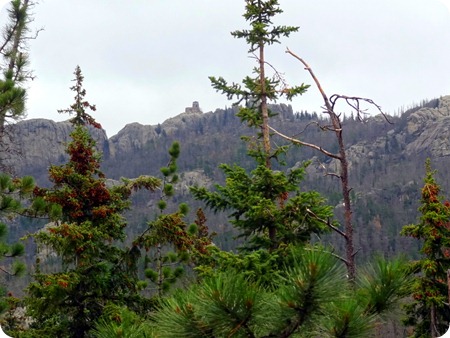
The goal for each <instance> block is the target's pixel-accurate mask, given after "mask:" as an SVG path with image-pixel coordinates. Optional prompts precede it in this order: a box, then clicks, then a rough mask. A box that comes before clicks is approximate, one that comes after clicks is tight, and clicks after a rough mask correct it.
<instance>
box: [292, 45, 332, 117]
mask: <svg viewBox="0 0 450 338" xmlns="http://www.w3.org/2000/svg"><path fill="white" fill-rule="evenodd" d="M286 53H288V54H290V55H292V56H293V57H294V58H296V59H297V60H299V61H300V62H301V63H302V64H303V65H304V66H305V70H307V71H308V72H309V74H310V75H311V77H312V78H313V80H314V82H315V84H316V86H317V89H319V92H320V94H321V95H322V98H323V101H324V103H325V107H326V110H327V112H328V113H332V108H331V104H330V101H329V99H328V96H327V95H326V94H325V91H324V90H323V88H322V85H321V84H320V82H319V79H318V78H317V77H316V75H315V74H314V72H313V70H312V69H311V67H310V66H309V65H308V64H307V63H306V61H305V60H303V59H302V58H301V57H300V56H298V55H297V54H295V53H294V52H292V51H291V50H290V49H289V48H286Z"/></svg>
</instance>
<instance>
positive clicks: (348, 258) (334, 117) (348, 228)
mask: <svg viewBox="0 0 450 338" xmlns="http://www.w3.org/2000/svg"><path fill="white" fill-rule="evenodd" d="M286 52H287V53H288V54H290V55H292V56H293V57H294V58H296V59H297V60H298V61H300V62H301V63H302V64H303V65H304V66H305V69H306V70H307V71H308V72H309V74H310V75H311V77H312V78H313V80H314V82H315V84H316V86H317V88H318V90H319V92H320V94H321V95H322V98H323V102H324V113H325V114H327V115H328V117H329V120H330V122H331V125H329V126H324V127H321V128H322V129H324V130H328V131H331V132H334V134H335V135H336V141H337V143H338V148H339V151H338V152H337V153H332V152H330V151H328V150H326V149H324V148H322V147H320V146H318V145H316V144H311V143H308V142H305V141H302V140H299V139H297V138H292V137H289V136H287V135H284V134H282V133H280V132H279V131H277V130H275V129H274V128H272V127H270V130H271V131H272V132H274V133H275V134H277V135H279V136H281V137H283V138H285V139H287V140H289V141H291V142H293V143H296V144H300V145H303V146H307V147H310V148H313V149H316V150H318V151H320V152H321V153H323V154H325V155H326V156H328V157H331V158H333V159H336V160H337V161H338V162H339V168H340V169H339V172H338V173H328V175H330V176H334V177H337V178H339V180H340V183H341V191H342V197H343V204H344V231H342V230H340V229H338V228H336V227H334V226H332V225H331V223H330V222H327V224H328V226H330V227H331V228H332V229H333V230H334V231H336V232H337V233H338V234H339V235H340V236H342V237H343V238H344V241H345V258H341V260H342V261H343V262H344V263H345V265H346V267H347V272H348V278H349V280H350V282H352V283H353V282H354V280H355V275H356V263H355V255H356V253H357V250H356V251H355V247H354V242H353V223H352V220H353V217H352V214H353V212H352V204H351V200H350V191H351V188H350V184H349V173H348V160H347V153H346V149H345V144H344V137H343V129H342V123H341V119H340V115H339V114H337V113H336V112H335V106H336V102H337V101H338V100H344V101H345V102H346V103H347V104H348V105H349V106H350V107H351V108H352V109H354V110H355V111H356V114H357V118H358V119H360V120H362V115H363V114H364V112H363V111H362V110H361V108H360V103H361V102H366V103H368V104H370V105H373V106H375V107H376V108H377V109H378V111H379V112H380V113H381V114H382V115H383V116H384V117H385V118H386V115H385V114H384V113H383V112H382V111H381V108H380V106H378V105H377V104H375V103H374V102H373V101H372V100H370V99H366V98H361V97H349V96H344V95H337V94H334V95H332V96H331V97H328V96H327V95H326V93H325V91H324V90H323V88H322V86H321V84H320V82H319V80H318V79H317V77H316V75H315V74H314V72H313V71H312V69H311V67H310V66H309V65H308V64H307V63H306V62H305V61H304V60H303V59H302V58H300V57H299V56H298V55H296V54H295V53H293V52H291V51H290V50H289V49H288V50H287V51H286ZM386 120H387V118H386ZM387 121H388V120H387Z"/></svg>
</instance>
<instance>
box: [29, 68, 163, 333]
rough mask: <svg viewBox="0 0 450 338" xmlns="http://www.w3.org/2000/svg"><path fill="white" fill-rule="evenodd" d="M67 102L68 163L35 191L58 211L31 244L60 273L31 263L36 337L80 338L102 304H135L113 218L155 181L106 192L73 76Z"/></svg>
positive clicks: (120, 221) (118, 221)
mask: <svg viewBox="0 0 450 338" xmlns="http://www.w3.org/2000/svg"><path fill="white" fill-rule="evenodd" d="M75 77H76V78H75V80H74V81H75V85H74V86H73V87H72V88H71V89H72V90H73V91H75V93H76V96H75V103H74V104H73V105H72V106H71V107H70V108H69V109H66V110H63V111H64V112H69V113H72V114H75V116H74V117H73V118H72V120H71V121H72V123H73V124H74V130H73V132H72V133H71V138H72V141H71V142H70V143H69V144H68V145H67V149H66V151H67V153H68V155H69V161H68V162H67V163H66V164H63V165H60V166H55V165H53V166H51V167H50V169H49V179H50V181H51V182H52V183H53V187H52V188H49V189H47V188H36V189H35V194H36V195H37V196H40V197H42V198H43V199H44V200H45V201H46V202H48V203H52V204H54V205H58V206H60V209H61V217H59V218H58V219H55V220H54V222H53V223H52V224H49V225H48V226H46V227H45V228H44V229H42V230H40V231H38V232H37V233H35V234H34V235H33V237H34V239H35V241H36V242H37V244H38V246H39V247H45V248H48V249H49V250H51V251H52V252H54V253H56V254H57V255H58V257H59V258H60V259H61V269H60V272H56V273H45V272H43V271H42V270H41V268H42V267H43V266H45V262H38V265H37V270H36V273H35V274H34V279H35V281H34V282H32V283H31V284H30V285H29V287H28V296H27V299H26V306H27V311H28V313H29V315H31V316H32V317H33V318H34V319H35V321H34V323H33V330H32V331H31V332H34V334H36V335H40V336H47V337H85V336H86V333H87V332H88V331H89V330H91V329H92V328H93V326H94V323H95V321H96V320H97V319H98V318H100V317H101V315H102V313H103V310H104V308H105V306H106V305H107V304H108V303H109V302H112V303H114V304H117V305H128V306H131V307H132V306H133V305H135V302H136V301H137V300H138V298H139V297H138V291H139V290H138V283H137V282H138V279H137V268H136V261H135V258H136V257H135V256H134V253H133V252H132V251H131V250H127V249H126V248H125V247H124V245H123V241H124V239H125V232H124V230H125V226H126V222H125V219H124V218H123V216H122V215H121V213H122V212H123V211H124V210H126V209H127V208H128V207H129V201H128V198H129V197H130V194H131V192H132V190H133V189H137V188H140V187H145V188H147V189H149V190H155V189H156V188H157V187H158V185H159V183H160V182H159V180H158V179H156V178H153V177H140V178H138V179H136V180H129V181H127V182H126V183H125V184H119V185H116V186H113V187H108V186H107V182H106V178H105V175H104V174H103V173H102V171H101V170H100V155H99V153H98V152H97V151H96V148H95V141H94V140H93V139H92V137H91V136H90V134H89V130H88V126H93V127H95V128H99V127H100V125H99V124H98V123H97V122H95V120H94V118H93V117H92V116H91V115H90V114H89V113H88V112H87V109H88V108H90V109H91V110H94V109H95V106H93V105H91V104H90V103H89V102H88V101H86V100H85V99H84V96H85V94H86V92H85V90H84V89H83V87H82V84H83V76H82V74H81V70H80V68H79V67H77V68H76V71H75Z"/></svg>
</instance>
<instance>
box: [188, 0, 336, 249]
mask: <svg viewBox="0 0 450 338" xmlns="http://www.w3.org/2000/svg"><path fill="white" fill-rule="evenodd" d="M245 3H246V6H245V13H244V18H245V19H246V20H247V21H248V22H249V24H250V29H248V30H238V31H234V32H232V33H231V34H232V35H233V36H234V37H236V38H242V39H245V40H246V42H247V44H248V46H249V53H250V54H252V55H253V57H254V58H255V59H256V60H257V64H258V66H257V67H255V69H254V73H255V74H256V75H255V77H250V76H247V77H245V78H244V79H243V81H242V82H243V85H240V84H237V83H232V84H231V85H229V84H228V83H227V81H226V80H224V79H223V78H222V77H219V78H215V77H210V80H211V83H212V86H213V88H215V89H216V90H217V91H220V92H222V93H224V94H225V95H227V97H228V98H229V99H233V98H235V97H236V98H237V99H238V102H237V104H239V103H242V102H244V107H242V108H241V109H240V111H239V113H238V116H239V117H240V118H241V120H242V122H247V123H248V124H249V125H251V126H254V127H257V128H259V129H260V131H259V132H258V137H259V138H260V139H262V145H261V144H260V143H259V144H258V143H257V144H256V145H255V144H254V143H253V142H251V140H250V139H248V138H247V141H249V146H250V148H249V154H250V155H251V156H252V157H254V158H255V159H256V161H257V165H258V167H257V168H256V169H255V170H254V171H252V173H251V174H250V175H248V174H246V173H245V170H243V169H242V168H239V167H237V166H235V167H231V166H227V165H223V166H222V169H223V170H224V172H225V174H226V176H227V184H226V185H225V186H224V187H220V186H217V189H218V192H217V193H212V194H209V193H207V192H206V190H205V189H193V190H192V191H193V193H194V196H196V198H199V199H201V200H204V201H205V202H206V203H207V205H209V206H210V207H212V208H213V209H214V210H216V211H218V210H227V209H234V210H235V212H234V213H233V216H234V220H233V223H234V225H236V226H237V227H238V228H240V229H242V230H243V236H245V237H250V236H251V237H252V242H253V244H255V245H256V246H254V248H258V247H259V248H271V249H275V248H277V247H278V246H279V245H280V244H281V243H283V242H286V240H287V239H288V238H287V237H288V236H291V237H292V238H291V239H293V238H294V237H296V240H298V239H301V240H302V241H304V240H305V239H307V238H309V235H310V234H311V233H312V232H314V231H319V232H320V230H321V228H323V227H322V226H319V227H317V222H315V221H313V222H311V219H312V218H314V217H313V215H314V212H313V211H311V210H310V207H311V205H313V206H317V207H319V205H320V204H321V203H322V202H323V201H322V200H321V198H320V197H319V196H318V195H317V194H314V193H311V194H309V196H306V193H299V189H298V184H299V182H300V180H301V179H302V177H303V168H300V169H295V170H292V171H291V172H290V173H289V174H285V173H282V172H275V171H273V170H272V161H273V159H278V157H279V156H281V154H283V153H284V152H285V151H286V148H284V147H278V148H274V149H272V146H271V139H270V138H271V135H270V132H269V118H270V116H271V115H272V114H271V112H270V111H269V108H268V103H269V101H276V100H277V99H279V98H281V97H286V98H287V99H292V97H294V96H295V95H298V94H302V93H303V92H305V91H306V89H307V87H308V86H306V85H301V86H298V87H293V88H288V87H287V85H286V84H285V83H284V81H283V79H282V78H281V77H280V76H279V73H277V72H276V73H275V74H274V76H272V77H268V76H267V74H266V73H267V71H266V67H267V61H266V55H265V54H266V47H267V46H269V45H272V44H276V43H279V39H280V38H281V37H283V36H285V37H288V36H289V35H290V34H291V33H292V32H295V31H297V30H298V28H297V27H291V26H276V25H274V24H273V23H272V20H273V18H274V17H275V16H276V15H277V14H280V13H282V10H281V9H280V7H279V4H278V1H276V0H268V1H262V0H247V1H246V2H245ZM294 196H295V197H294ZM309 203H310V204H309ZM313 208H314V207H313ZM325 209H326V208H325ZM325 209H322V211H324V213H321V212H318V213H317V214H318V215H319V214H320V217H323V219H326V218H328V217H329V216H331V214H330V211H329V210H325ZM310 211H311V212H310ZM315 211H316V212H317V210H315ZM317 220H318V218H316V221H317ZM289 233H290V234H291V235H288V234H289ZM257 242H259V243H257Z"/></svg>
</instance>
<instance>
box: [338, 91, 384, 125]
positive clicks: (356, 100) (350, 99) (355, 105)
mask: <svg viewBox="0 0 450 338" xmlns="http://www.w3.org/2000/svg"><path fill="white" fill-rule="evenodd" d="M340 99H341V100H344V101H345V102H346V103H347V105H349V106H350V107H351V108H352V109H354V110H355V112H356V114H357V118H358V120H360V121H362V120H363V119H362V115H365V114H367V113H366V110H363V109H361V102H366V103H368V104H369V105H371V106H374V107H375V108H376V109H377V110H378V111H379V112H380V114H381V115H382V116H383V118H384V119H385V120H386V122H388V123H389V124H393V123H392V122H391V121H390V120H389V118H388V116H387V115H386V113H385V112H384V111H383V110H382V109H381V106H380V105H378V104H377V103H375V102H374V101H373V100H372V99H369V98H365V97H359V96H347V95H340V94H333V95H331V97H330V102H331V105H332V108H333V109H334V106H335V105H336V103H337V101H338V100H340Z"/></svg>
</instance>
